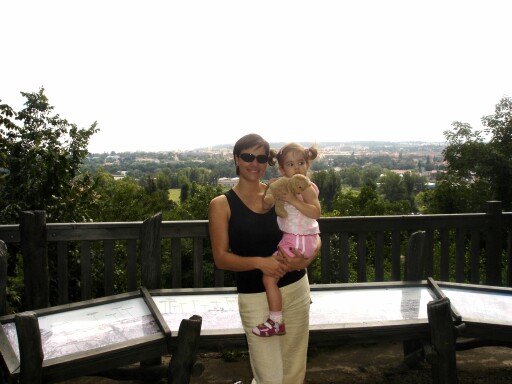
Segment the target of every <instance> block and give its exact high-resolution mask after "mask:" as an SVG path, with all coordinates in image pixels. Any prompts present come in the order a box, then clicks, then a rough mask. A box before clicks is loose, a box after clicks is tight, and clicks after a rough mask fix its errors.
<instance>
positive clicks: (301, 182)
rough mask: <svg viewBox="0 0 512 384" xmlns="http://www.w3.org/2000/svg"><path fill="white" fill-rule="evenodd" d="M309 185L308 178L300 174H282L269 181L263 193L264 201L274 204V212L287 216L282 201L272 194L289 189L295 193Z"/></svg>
mask: <svg viewBox="0 0 512 384" xmlns="http://www.w3.org/2000/svg"><path fill="white" fill-rule="evenodd" d="M309 186H311V182H310V181H309V179H308V178H307V177H306V176H304V175H301V174H297V175H293V176H292V177H285V176H282V177H280V178H278V179H277V180H276V181H274V182H272V183H270V185H269V186H268V190H267V194H266V195H265V198H264V200H263V201H264V202H265V204H268V205H275V209H276V214H277V215H278V216H280V217H283V218H286V217H288V212H286V209H285V208H284V201H282V200H278V199H276V198H275V197H274V194H276V192H278V191H283V190H286V189H288V190H290V191H291V192H293V193H295V194H297V193H301V192H302V191H304V190H305V189H306V188H308V187H309Z"/></svg>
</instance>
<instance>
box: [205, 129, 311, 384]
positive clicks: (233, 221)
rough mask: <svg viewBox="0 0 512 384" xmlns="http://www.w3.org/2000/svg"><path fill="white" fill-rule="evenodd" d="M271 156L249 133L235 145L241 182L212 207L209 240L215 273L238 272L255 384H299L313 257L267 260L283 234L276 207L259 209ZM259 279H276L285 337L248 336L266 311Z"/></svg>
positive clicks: (302, 373)
mask: <svg viewBox="0 0 512 384" xmlns="http://www.w3.org/2000/svg"><path fill="white" fill-rule="evenodd" d="M269 153H270V146H269V144H268V142H267V141H265V140H264V139H263V138H262V137H261V136H259V135H256V134H248V135H246V136H243V137H242V138H240V139H239V140H238V141H237V142H236V144H235V146H234V148H233V157H234V161H235V166H236V171H237V175H238V176H239V181H238V183H237V184H236V185H235V186H234V187H233V188H232V189H231V190H229V191H228V192H226V194H224V195H221V196H218V197H216V198H214V199H213V200H212V201H211V202H210V207H209V210H208V218H209V230H210V239H211V243H212V252H213V258H214V260H215V264H216V266H217V268H219V269H225V270H230V271H234V272H236V286H237V291H238V307H239V311H240V317H241V319H242V324H243V327H244V331H245V334H246V337H247V343H248V346H249V355H250V361H251V367H252V372H253V375H254V379H253V384H274V383H275V384H300V383H303V382H304V376H305V374H306V355H307V348H308V338H309V304H310V294H309V282H308V279H307V274H306V270H305V268H306V267H307V266H308V265H309V264H310V263H311V261H312V260H313V259H314V257H312V258H309V259H307V260H306V259H304V256H303V255H302V254H301V253H300V252H299V251H298V250H293V252H294V253H295V255H296V257H294V258H290V257H287V256H285V255H284V253H283V251H282V250H280V251H279V252H278V254H277V255H276V256H271V255H272V254H273V253H274V252H275V250H276V247H277V244H278V243H279V241H280V239H281V236H282V232H281V231H280V229H279V227H278V225H277V217H276V213H275V211H274V208H271V209H265V208H264V206H263V197H264V195H265V192H266V190H267V186H266V185H265V184H263V183H261V182H260V178H261V177H262V176H263V175H264V174H265V171H266V169H267V164H268V163H269ZM270 161H271V162H272V160H270ZM319 247H320V242H319ZM316 255H318V250H317V252H316V254H315V257H316ZM263 274H265V275H269V276H273V277H275V278H278V279H280V280H279V287H280V290H281V294H282V296H283V310H284V311H286V313H287V318H286V334H284V335H282V336H280V337H269V338H262V337H258V336H256V335H254V334H253V333H252V328H253V326H254V324H259V323H261V322H263V321H264V320H265V319H266V318H267V315H268V311H269V308H268V303H267V299H266V294H265V287H264V286H263V282H262V276H263Z"/></svg>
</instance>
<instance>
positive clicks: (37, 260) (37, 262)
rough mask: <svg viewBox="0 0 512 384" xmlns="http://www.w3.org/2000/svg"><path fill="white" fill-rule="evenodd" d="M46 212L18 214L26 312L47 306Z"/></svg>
mask: <svg viewBox="0 0 512 384" xmlns="http://www.w3.org/2000/svg"><path fill="white" fill-rule="evenodd" d="M46 231H47V230H46V212H45V211H24V212H22V213H21V215H20V243H21V253H22V254H23V283H24V285H25V297H24V299H25V305H24V308H25V309H26V310H32V309H38V308H46V307H48V306H49V305H50V283H49V274H48V243H47V241H46Z"/></svg>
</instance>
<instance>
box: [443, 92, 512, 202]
mask: <svg viewBox="0 0 512 384" xmlns="http://www.w3.org/2000/svg"><path fill="white" fill-rule="evenodd" d="M482 124H483V126H484V130H483V132H481V131H478V130H473V128H472V127H471V126H470V125H469V124H464V123H461V122H458V121H456V122H454V123H453V124H452V126H453V128H452V130H451V131H445V132H444V135H445V137H446V140H447V142H448V145H447V146H446V148H445V149H444V151H443V155H444V158H445V160H446V161H447V163H448V165H447V171H448V173H449V174H450V175H453V176H454V177H456V178H459V179H464V180H465V181H467V182H476V181H479V182H486V183H487V184H488V185H489V188H490V191H491V194H492V195H491V197H492V198H493V199H496V200H500V201H502V203H503V208H504V209H505V210H509V209H511V208H512V183H510V179H511V177H512V156H511V155H510V154H511V153H512V99H511V98H510V97H504V98H502V99H501V100H500V102H499V103H498V104H497V105H496V108H495V113H494V115H488V116H484V117H482Z"/></svg>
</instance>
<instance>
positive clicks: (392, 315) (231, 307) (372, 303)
mask: <svg viewBox="0 0 512 384" xmlns="http://www.w3.org/2000/svg"><path fill="white" fill-rule="evenodd" d="M153 300H154V301H155V304H156V305H157V307H158V310H159V311H160V312H161V313H162V315H163V317H164V319H165V321H166V322H167V324H168V325H169V327H170V328H171V329H177V328H178V327H179V324H180V322H181V319H183V318H188V317H190V316H192V315H199V316H201V317H202V318H203V323H202V327H201V334H202V335H216V334H243V329H242V322H241V320H240V315H239V312H238V303H237V294H236V293H228V294H209V295H192V294H190V295H188V294H169V295H162V296H159V295H158V296H153ZM431 300H433V297H432V295H431V294H430V293H429V290H428V289H427V287H426V286H415V287H402V286H397V287H389V288H365V289H359V290H358V289H350V290H349V289H346V290H345V289H344V290H331V289H329V290H312V291H311V301H312V304H311V310H310V328H311V329H316V328H318V327H321V329H329V328H331V329H337V328H339V327H340V326H342V327H343V328H347V327H350V326H352V325H353V326H357V327H360V326H365V325H366V326H381V325H383V323H385V322H393V323H396V322H414V321H424V322H428V316H427V303H428V302H429V301H431ZM284 315H285V319H286V313H285V314H284Z"/></svg>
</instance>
